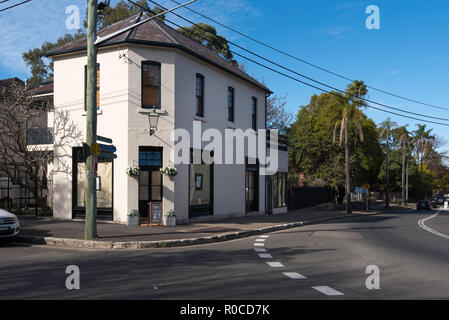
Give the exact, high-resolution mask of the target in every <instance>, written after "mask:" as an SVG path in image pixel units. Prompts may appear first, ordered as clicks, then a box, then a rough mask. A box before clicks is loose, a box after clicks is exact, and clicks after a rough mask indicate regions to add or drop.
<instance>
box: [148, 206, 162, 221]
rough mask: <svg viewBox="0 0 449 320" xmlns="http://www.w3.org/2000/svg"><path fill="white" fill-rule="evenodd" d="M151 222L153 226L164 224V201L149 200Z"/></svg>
mask: <svg viewBox="0 0 449 320" xmlns="http://www.w3.org/2000/svg"><path fill="white" fill-rule="evenodd" d="M148 207H149V223H148V225H151V226H161V225H162V202H148Z"/></svg>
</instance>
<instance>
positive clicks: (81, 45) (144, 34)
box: [46, 13, 271, 93]
mask: <svg viewBox="0 0 449 320" xmlns="http://www.w3.org/2000/svg"><path fill="white" fill-rule="evenodd" d="M147 18H148V15H146V14H145V13H139V14H136V15H134V16H132V17H130V18H127V19H125V20H122V21H120V22H117V23H115V24H113V25H111V26H109V27H106V28H104V29H102V30H100V31H98V37H105V36H106V35H109V34H112V33H113V32H116V31H119V30H121V29H123V28H126V27H127V26H130V25H132V24H134V23H136V22H139V21H142V20H143V19H147ZM119 43H134V44H143V45H153V46H161V47H170V48H177V49H180V50H182V51H184V52H186V53H188V54H190V55H193V56H195V57H197V58H199V59H201V60H203V61H205V62H207V63H209V64H211V65H213V66H215V67H217V68H219V69H221V70H223V71H226V72H228V73H230V74H232V75H234V76H236V77H238V78H240V79H242V80H244V81H247V82H249V83H251V84H253V85H255V86H256V87H258V88H260V89H262V90H263V91H265V92H266V93H271V91H270V90H269V89H268V88H267V87H266V86H265V85H263V84H262V83H260V82H258V81H257V80H255V79H254V78H252V77H250V76H249V75H247V74H246V73H245V72H243V71H242V70H241V69H240V68H238V67H236V66H234V65H233V64H232V63H230V62H229V61H227V60H225V59H224V58H222V57H221V56H219V55H218V54H217V53H216V52H215V51H213V50H211V49H209V48H207V47H205V46H203V45H202V44H200V43H198V42H196V41H194V40H192V39H190V38H189V37H187V36H185V35H183V34H182V33H180V32H178V31H177V30H175V29H173V28H171V27H169V26H167V25H166V24H165V23H163V22H161V21H159V20H157V19H153V20H150V21H148V22H147V23H144V24H141V25H140V26H138V27H136V28H134V29H132V30H130V31H127V32H125V33H122V34H120V35H117V36H115V37H113V38H111V39H109V40H107V41H105V42H104V43H102V44H101V45H100V47H106V46H110V45H114V44H119ZM86 44H87V41H86V37H84V38H81V39H78V40H76V41H73V42H71V43H68V44H66V45H63V46H61V47H58V48H55V49H53V50H51V51H49V52H48V53H47V54H46V55H47V56H48V57H53V56H57V55H60V54H66V53H72V52H78V51H83V50H86V48H87V45H86Z"/></svg>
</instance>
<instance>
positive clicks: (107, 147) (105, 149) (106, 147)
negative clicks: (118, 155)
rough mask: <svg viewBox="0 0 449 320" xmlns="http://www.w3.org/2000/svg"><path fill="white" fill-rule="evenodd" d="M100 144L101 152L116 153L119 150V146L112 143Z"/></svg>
mask: <svg viewBox="0 0 449 320" xmlns="http://www.w3.org/2000/svg"><path fill="white" fill-rule="evenodd" d="M99 146H100V152H102V153H103V152H110V153H114V152H116V151H117V148H116V147H115V146H112V145H107V144H99Z"/></svg>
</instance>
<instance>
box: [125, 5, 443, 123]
mask: <svg viewBox="0 0 449 320" xmlns="http://www.w3.org/2000/svg"><path fill="white" fill-rule="evenodd" d="M128 1H129V2H131V3H132V4H134V5H136V6H138V7H140V8H141V9H143V10H145V11H151V12H152V13H154V12H153V11H152V10H149V9H147V8H144V7H142V6H140V5H139V4H137V3H135V2H134V1H132V0H128ZM149 1H150V2H152V3H153V4H155V5H157V6H159V7H161V8H162V9H164V10H165V8H164V7H163V6H161V5H160V4H158V3H157V2H155V1H152V0H149ZM171 13H173V14H174V15H176V16H177V17H179V18H181V19H184V20H185V21H187V22H189V23H191V24H193V25H195V26H197V27H198V28H200V29H202V30H204V31H208V30H207V29H205V28H203V27H201V26H200V25H198V24H195V23H194V22H192V21H190V20H189V19H187V18H184V17H183V16H181V15H179V14H177V13H174V12H171ZM165 20H166V21H168V22H170V23H171V24H173V25H175V26H177V27H179V28H181V29H183V30H186V31H188V32H191V31H189V30H187V29H186V28H184V27H182V26H180V25H178V24H176V23H174V22H172V21H170V20H168V19H165ZM191 33H193V32H191ZM195 35H196V36H198V37H200V38H202V39H204V40H208V39H207V38H205V37H203V36H201V35H199V34H195ZM228 42H229V43H231V44H233V45H234V46H236V47H238V48H240V49H242V50H244V51H246V52H248V53H250V54H252V55H254V56H256V57H258V58H260V59H263V60H265V61H267V62H269V63H271V64H273V65H275V66H277V67H280V68H282V69H284V70H286V71H289V72H291V73H294V74H296V75H298V76H300V77H302V78H305V79H307V80H309V81H312V82H315V83H317V84H319V85H322V86H325V87H327V88H329V89H332V90H335V91H338V92H340V93H343V94H345V93H346V92H345V91H343V90H341V89H338V88H335V87H333V86H330V85H327V84H326V83H323V82H320V81H318V80H315V79H313V78H310V77H308V76H305V75H303V74H301V73H298V72H296V71H294V70H292V69H290V68H286V67H284V66H282V65H281V64H278V63H276V62H274V61H272V60H269V59H267V58H264V57H263V56H260V55H258V54H257V53H254V52H253V51H250V50H247V49H246V48H244V47H242V46H240V45H238V44H236V43H233V42H231V41H228ZM229 51H230V52H232V53H233V54H237V55H238V56H240V57H243V58H244V59H247V60H250V59H248V58H247V57H245V56H242V55H241V54H239V53H237V52H235V51H232V50H230V49H229ZM360 99H361V100H363V101H365V102H369V103H373V104H375V105H378V106H381V107H385V108H388V109H391V110H396V111H399V112H404V113H409V114H413V115H415V116H419V117H427V118H431V119H436V120H441V121H449V119H446V118H440V117H433V116H429V115H425V114H420V113H415V112H411V111H406V110H402V109H400V108H396V107H392V106H389V105H386V104H383V103H379V102H376V101H372V100H369V99H366V98H360Z"/></svg>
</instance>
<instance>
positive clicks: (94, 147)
mask: <svg viewBox="0 0 449 320" xmlns="http://www.w3.org/2000/svg"><path fill="white" fill-rule="evenodd" d="M90 154H95V155H98V154H100V145H99V144H98V143H91V144H90Z"/></svg>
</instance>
